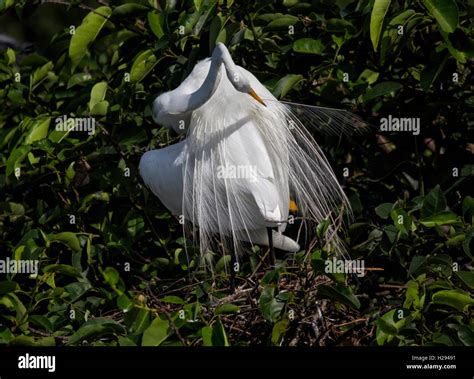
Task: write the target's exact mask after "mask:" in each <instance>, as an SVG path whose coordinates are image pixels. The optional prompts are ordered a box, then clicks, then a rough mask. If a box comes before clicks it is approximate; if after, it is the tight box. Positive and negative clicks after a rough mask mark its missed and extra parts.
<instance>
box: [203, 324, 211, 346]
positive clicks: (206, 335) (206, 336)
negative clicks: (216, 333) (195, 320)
mask: <svg viewBox="0 0 474 379" xmlns="http://www.w3.org/2000/svg"><path fill="white" fill-rule="evenodd" d="M201 336H202V344H203V346H212V328H211V327H210V326H205V327H203V328H202V329H201Z"/></svg>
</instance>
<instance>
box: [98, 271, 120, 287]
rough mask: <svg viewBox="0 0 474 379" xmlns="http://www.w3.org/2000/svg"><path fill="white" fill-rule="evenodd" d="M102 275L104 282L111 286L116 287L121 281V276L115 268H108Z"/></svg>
mask: <svg viewBox="0 0 474 379" xmlns="http://www.w3.org/2000/svg"><path fill="white" fill-rule="evenodd" d="M102 275H103V276H104V280H105V281H106V282H107V283H108V284H109V285H110V286H115V285H116V284H117V283H118V282H119V280H120V275H119V273H118V271H117V270H116V269H114V268H113V267H107V268H106V269H105V270H104V271H103V273H102Z"/></svg>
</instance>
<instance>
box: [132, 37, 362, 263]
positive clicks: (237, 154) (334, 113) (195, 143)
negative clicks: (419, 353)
mask: <svg viewBox="0 0 474 379" xmlns="http://www.w3.org/2000/svg"><path fill="white" fill-rule="evenodd" d="M301 109H303V110H304V112H300V110H301ZM153 119H154V120H155V122H157V123H158V124H161V125H164V126H166V127H168V128H172V129H174V130H176V131H178V132H180V131H182V126H183V125H184V126H185V128H186V130H187V138H186V139H184V140H183V141H181V142H179V143H176V144H174V145H171V146H169V147H166V148H162V149H158V150H151V151H148V152H147V153H145V154H144V155H143V157H142V158H141V161H140V167H139V168H140V174H141V176H142V178H143V180H144V182H145V183H146V185H147V186H148V187H149V188H150V189H151V191H152V192H153V193H154V194H155V195H156V196H157V197H158V198H159V199H160V200H161V201H162V203H163V204H164V205H165V206H166V207H167V208H168V209H169V210H170V211H171V212H172V213H173V214H174V215H182V216H184V219H185V221H186V222H185V225H187V227H189V228H188V229H189V230H185V232H190V234H191V235H192V236H193V237H194V238H195V239H196V240H198V241H199V247H200V252H201V256H202V257H204V256H205V255H207V254H206V253H207V252H209V251H216V248H217V249H222V248H224V249H229V250H230V251H232V253H233V255H234V259H238V257H239V254H240V253H241V251H242V250H243V249H242V242H250V243H252V244H261V245H266V246H271V245H272V244H273V246H274V247H276V248H278V249H282V250H286V251H289V252H296V251H298V250H299V245H298V243H297V242H296V241H294V240H293V239H291V238H289V237H287V236H284V235H283V232H284V231H285V227H286V224H287V220H288V215H289V205H290V199H294V200H295V202H296V203H297V204H298V208H299V213H300V214H301V215H302V217H303V218H305V219H311V220H314V221H315V222H321V221H323V220H325V219H329V220H330V221H331V226H330V227H329V228H328V232H329V233H331V236H330V239H331V241H332V244H333V246H334V247H335V248H336V250H342V244H341V243H340V240H339V239H338V237H337V235H336V233H335V224H336V218H337V215H338V214H339V212H340V209H341V207H342V206H343V204H346V205H347V203H348V202H347V199H346V196H345V194H344V192H343V190H342V189H341V187H340V185H339V183H338V181H337V179H336V177H335V175H334V173H333V171H332V169H331V167H330V166H329V164H328V162H327V160H326V158H325V156H324V154H323V153H322V151H321V150H320V148H319V146H318V145H317V143H316V141H315V140H314V139H313V137H312V136H311V135H310V134H309V133H308V132H307V130H306V129H305V127H304V123H306V121H311V122H312V123H313V124H314V123H316V124H319V126H321V124H322V123H324V122H325V121H329V120H332V124H331V125H329V126H328V127H329V128H330V130H334V127H336V128H339V129H341V128H344V127H345V126H346V125H348V124H351V123H352V121H353V120H354V119H353V115H352V114H350V113H349V112H345V111H339V110H332V109H327V108H318V107H307V106H293V105H290V104H289V103H284V102H280V101H278V100H277V99H276V98H275V97H274V96H273V95H272V94H271V93H270V92H269V91H268V90H267V89H266V88H265V87H264V86H263V85H262V84H261V83H260V82H259V81H258V80H257V78H256V77H255V76H254V75H253V74H251V73H250V72H249V71H247V70H245V69H244V68H242V67H240V66H237V65H236V64H235V63H234V62H233V60H232V58H231V56H230V54H229V51H228V50H227V48H226V47H225V46H224V45H223V44H221V43H219V44H217V46H216V47H215V49H214V51H213V53H212V57H211V58H207V59H204V60H202V61H200V62H198V63H197V64H196V66H195V67H194V69H193V71H192V72H191V73H190V74H189V76H188V77H187V78H186V79H185V80H184V81H183V82H182V83H181V85H180V86H179V87H177V88H176V89H174V90H172V91H169V92H166V93H163V94H161V95H160V96H158V97H157V98H156V99H155V101H154V103H153ZM185 229H186V228H185ZM198 236H199V237H198ZM271 250H272V248H271ZM272 253H273V251H272Z"/></svg>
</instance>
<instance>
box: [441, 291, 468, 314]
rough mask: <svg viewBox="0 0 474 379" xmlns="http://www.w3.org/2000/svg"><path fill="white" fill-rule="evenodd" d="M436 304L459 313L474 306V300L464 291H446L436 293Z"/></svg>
mask: <svg viewBox="0 0 474 379" xmlns="http://www.w3.org/2000/svg"><path fill="white" fill-rule="evenodd" d="M432 302H433V303H435V304H442V305H448V306H450V307H452V308H455V309H457V310H458V311H464V310H466V309H467V308H468V307H469V306H471V305H474V299H473V298H472V297H471V296H470V295H469V294H468V293H467V292H464V291H462V290H444V291H438V292H436V293H435V294H434V295H433V297H432Z"/></svg>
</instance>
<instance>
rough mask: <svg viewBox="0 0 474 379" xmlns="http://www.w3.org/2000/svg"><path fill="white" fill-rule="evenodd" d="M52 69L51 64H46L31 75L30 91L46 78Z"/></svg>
mask: <svg viewBox="0 0 474 379" xmlns="http://www.w3.org/2000/svg"><path fill="white" fill-rule="evenodd" d="M53 67H54V65H53V62H48V63H46V64H44V65H43V66H42V67H40V68H38V69H37V70H36V71H35V72H34V73H33V75H32V76H31V84H30V86H31V90H32V91H33V90H34V89H35V88H36V87H38V86H39V85H40V84H41V83H42V82H43V81H44V80H45V79H46V78H47V77H48V73H49V72H50V71H51V70H52V69H53Z"/></svg>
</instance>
